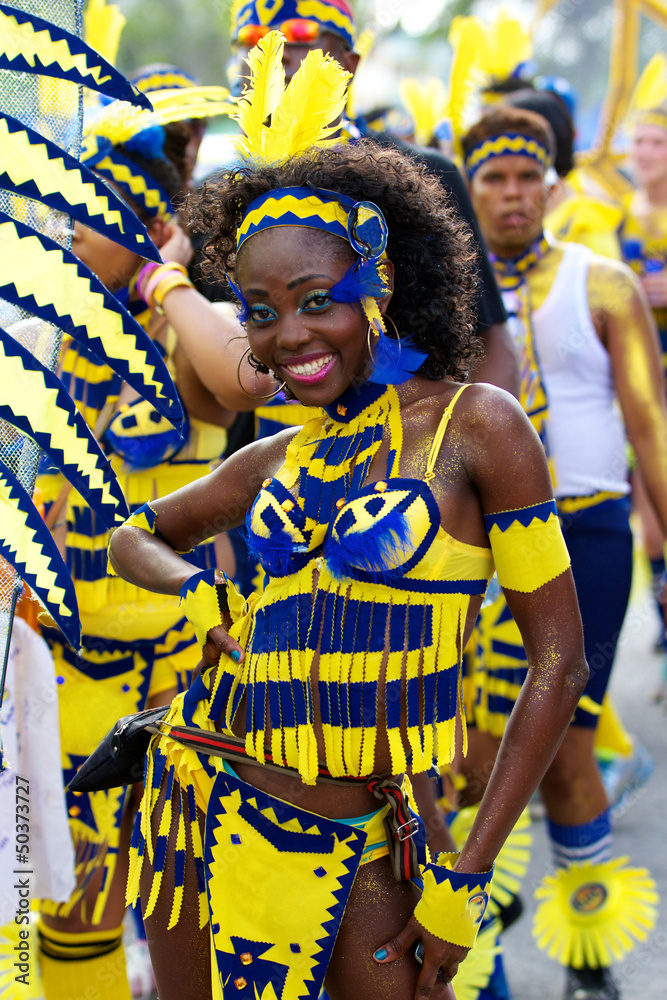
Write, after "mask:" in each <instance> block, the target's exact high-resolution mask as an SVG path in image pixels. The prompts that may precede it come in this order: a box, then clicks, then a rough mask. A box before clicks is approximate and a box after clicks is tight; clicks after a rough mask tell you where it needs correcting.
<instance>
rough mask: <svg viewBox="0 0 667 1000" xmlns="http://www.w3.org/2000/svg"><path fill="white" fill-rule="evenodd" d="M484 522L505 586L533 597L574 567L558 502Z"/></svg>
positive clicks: (494, 516)
mask: <svg viewBox="0 0 667 1000" xmlns="http://www.w3.org/2000/svg"><path fill="white" fill-rule="evenodd" d="M484 523H485V525H486V531H487V534H488V536H489V542H490V543H491V549H492V551H493V560H494V562H495V566H496V573H497V574H498V582H499V583H500V586H501V587H507V588H508V590H518V591H521V593H524V594H530V593H532V592H533V591H534V590H537V589H538V587H542V586H543V585H544V584H545V583H549V581H550V580H555V579H556V577H557V576H560V574H561V573H564V572H565V570H566V569H567V568H568V566H569V565H570V556H569V553H568V551H567V547H566V545H565V540H564V538H563V533H562V531H561V528H560V521H559V520H558V513H557V511H556V502H555V500H545V501H544V503H538V504H534V505H533V506H532V507H521V508H519V510H507V511H501V512H500V513H498V514H486V515H485V517H484Z"/></svg>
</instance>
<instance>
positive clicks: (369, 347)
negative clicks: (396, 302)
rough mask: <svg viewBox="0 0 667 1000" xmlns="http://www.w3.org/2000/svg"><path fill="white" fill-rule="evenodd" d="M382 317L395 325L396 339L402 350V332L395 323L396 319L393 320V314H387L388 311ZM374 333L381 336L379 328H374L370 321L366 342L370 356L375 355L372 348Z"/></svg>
mask: <svg viewBox="0 0 667 1000" xmlns="http://www.w3.org/2000/svg"><path fill="white" fill-rule="evenodd" d="M382 319H383V320H389V322H390V323H391V325H392V326H393V328H394V333H395V334H396V341H397V342H398V345H399V350H400V345H401V335H400V333H399V332H398V327H397V326H396V324H395V323H394V321H393V319H392V318H391V316H387V314H386V313H385V315H384V316H383V317H382ZM372 333H374V334H375V336H376V337H379V336H380V334H379V333H378V331H377V330H375V329H374V328H373V327H372V326H371V324H370V323H369V324H368V333H367V334H366V344H367V346H368V354H369V357H370V358H372V357H373V348H372V346H371V334H372ZM390 339H391V338H390Z"/></svg>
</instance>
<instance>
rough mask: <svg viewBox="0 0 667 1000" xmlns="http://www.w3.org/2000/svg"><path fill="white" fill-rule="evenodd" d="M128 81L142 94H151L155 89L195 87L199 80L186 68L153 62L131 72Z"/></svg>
mask: <svg viewBox="0 0 667 1000" xmlns="http://www.w3.org/2000/svg"><path fill="white" fill-rule="evenodd" d="M129 80H130V83H132V84H133V86H135V87H136V88H137V90H140V91H141V92H142V94H151V93H154V92H155V91H156V90H177V89H178V90H184V89H186V88H187V87H197V86H199V82H198V80H197V79H196V77H194V76H193V75H192V74H191V73H188V72H187V70H184V69H181V68H180V66H172V65H171V64H170V63H155V64H153V65H151V66H146V67H145V69H143V70H141V71H138V72H136V73H133V74H132V75H131V76H130V77H129Z"/></svg>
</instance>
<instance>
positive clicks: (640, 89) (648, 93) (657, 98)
mask: <svg viewBox="0 0 667 1000" xmlns="http://www.w3.org/2000/svg"><path fill="white" fill-rule="evenodd" d="M665 102H667V56H665V54H664V53H663V52H656V54H655V55H654V56H653V58H652V59H651V60H650V61H649V62H648V63H647V64H646V67H645V68H644V71H643V73H642V75H641V76H640V77H639V80H638V81H637V84H636V86H635V89H634V92H633V94H632V97H631V98H630V105H629V110H630V111H631V112H632V111H650V110H652V109H653V108H659V107H660V106H661V105H662V104H665Z"/></svg>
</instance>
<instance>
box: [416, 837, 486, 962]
mask: <svg viewBox="0 0 667 1000" xmlns="http://www.w3.org/2000/svg"><path fill="white" fill-rule="evenodd" d="M458 859H459V855H458V854H446V853H441V854H436V855H435V860H434V861H433V862H429V863H428V864H426V865H425V866H424V869H423V879H424V891H423V893H422V897H421V899H420V900H419V902H418V903H417V906H416V907H415V911H414V916H415V919H416V920H417V921H418V923H420V924H421V925H422V927H424V928H425V929H426V930H427V931H428V932H429V934H433V935H434V936H435V937H437V938H440V940H441V941H448V942H449V943H450V944H455V945H459V946H460V947H461V948H472V946H473V945H474V943H475V939H476V937H477V931H478V930H479V927H480V924H481V923H482V920H483V919H484V914H485V912H486V907H487V904H488V902H489V896H490V893H491V880H492V878H493V868H491V870H490V871H488V872H478V873H472V874H466V873H465V872H457V871H454V865H455V864H456V862H457V861H458Z"/></svg>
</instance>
